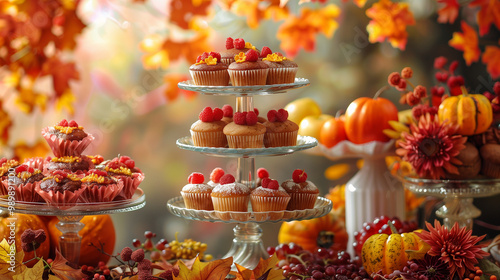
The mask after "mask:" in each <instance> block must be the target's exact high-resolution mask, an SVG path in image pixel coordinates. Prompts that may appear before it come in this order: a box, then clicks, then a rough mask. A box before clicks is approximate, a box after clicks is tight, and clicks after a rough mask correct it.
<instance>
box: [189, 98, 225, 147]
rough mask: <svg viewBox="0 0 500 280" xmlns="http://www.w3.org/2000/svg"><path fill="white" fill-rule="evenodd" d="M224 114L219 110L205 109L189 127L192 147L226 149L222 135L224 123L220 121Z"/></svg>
mask: <svg viewBox="0 0 500 280" xmlns="http://www.w3.org/2000/svg"><path fill="white" fill-rule="evenodd" d="M223 116H224V112H223V111H222V109H220V108H213V109H212V108H211V107H205V108H204V109H203V110H202V111H201V112H200V114H199V116H198V120H197V121H196V122H194V123H193V124H192V125H191V128H190V133H191V138H192V140H193V145H194V146H198V147H220V148H223V147H226V146H227V139H226V136H225V135H224V132H223V130H224V127H225V126H226V124H227V123H226V122H225V121H222V118H223Z"/></svg>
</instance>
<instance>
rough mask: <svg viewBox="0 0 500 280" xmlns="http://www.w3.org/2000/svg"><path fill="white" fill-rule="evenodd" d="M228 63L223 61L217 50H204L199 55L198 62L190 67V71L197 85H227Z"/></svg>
mask: <svg viewBox="0 0 500 280" xmlns="http://www.w3.org/2000/svg"><path fill="white" fill-rule="evenodd" d="M227 67H228V64H226V63H223V62H222V61H221V56H220V54H219V53H216V52H210V53H207V52H204V53H203V54H202V55H200V56H198V58H197V59H196V63H195V64H193V65H191V66H190V67H189V73H190V74H191V77H192V78H193V82H194V83H195V84H196V85H203V86H227V85H228V84H229V74H228V73H227Z"/></svg>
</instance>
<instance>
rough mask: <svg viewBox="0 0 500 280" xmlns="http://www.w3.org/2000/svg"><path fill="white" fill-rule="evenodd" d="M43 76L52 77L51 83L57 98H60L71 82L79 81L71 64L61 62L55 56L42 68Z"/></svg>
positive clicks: (73, 65)
mask: <svg viewBox="0 0 500 280" xmlns="http://www.w3.org/2000/svg"><path fill="white" fill-rule="evenodd" d="M42 74H43V75H50V76H52V83H53V86H54V91H55V93H56V96H57V97H61V96H62V95H63V94H64V93H65V91H66V90H67V89H69V88H70V87H69V82H70V81H71V80H78V79H80V74H79V73H78V71H77V70H76V65H75V63H73V62H63V61H61V60H60V59H59V57H57V56H53V57H50V58H49V59H48V60H47V61H46V62H45V63H44V64H43V68H42Z"/></svg>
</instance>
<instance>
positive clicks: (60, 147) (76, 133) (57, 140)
mask: <svg viewBox="0 0 500 280" xmlns="http://www.w3.org/2000/svg"><path fill="white" fill-rule="evenodd" d="M42 136H43V137H44V138H45V140H46V141H47V143H48V144H49V146H50V148H51V150H52V152H53V153H54V155H55V156H56V157H62V156H80V155H81V154H82V152H83V151H84V150H85V149H86V148H87V146H88V145H89V144H90V143H91V142H92V141H93V140H94V136H92V135H91V134H88V133H86V132H85V131H83V127H81V126H79V125H78V124H77V123H76V122H75V121H70V122H68V121H66V120H62V121H60V122H59V123H58V124H56V125H54V126H52V127H46V128H44V129H42Z"/></svg>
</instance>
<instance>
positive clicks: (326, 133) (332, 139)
mask: <svg viewBox="0 0 500 280" xmlns="http://www.w3.org/2000/svg"><path fill="white" fill-rule="evenodd" d="M318 140H319V142H320V143H321V144H323V145H325V147H327V148H331V147H333V146H335V145H337V144H338V143H339V142H340V141H343V140H347V135H346V133H345V124H344V118H343V117H342V118H331V119H329V120H327V121H326V122H325V123H324V124H323V126H322V127H321V130H320V132H319V139H318Z"/></svg>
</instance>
